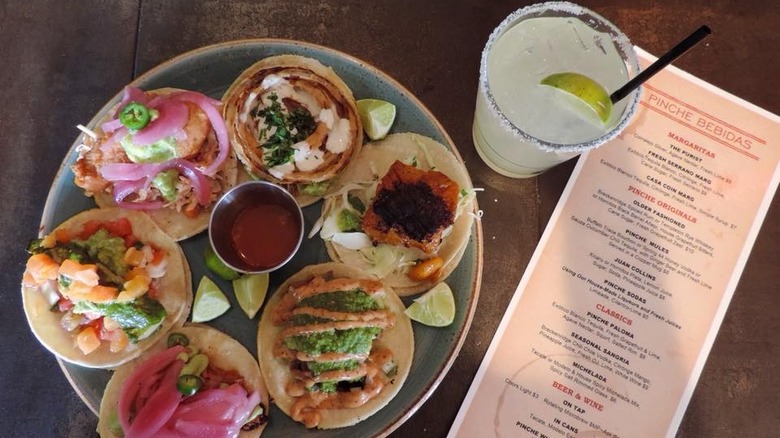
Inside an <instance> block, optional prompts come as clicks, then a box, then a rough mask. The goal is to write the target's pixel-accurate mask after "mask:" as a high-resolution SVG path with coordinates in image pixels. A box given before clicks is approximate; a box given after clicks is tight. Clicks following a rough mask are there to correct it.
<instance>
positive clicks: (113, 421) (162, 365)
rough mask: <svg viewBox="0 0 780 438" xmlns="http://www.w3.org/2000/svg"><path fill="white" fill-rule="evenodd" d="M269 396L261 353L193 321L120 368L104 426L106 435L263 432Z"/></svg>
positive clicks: (103, 411) (247, 435) (244, 435)
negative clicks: (259, 360) (259, 358)
mask: <svg viewBox="0 0 780 438" xmlns="http://www.w3.org/2000/svg"><path fill="white" fill-rule="evenodd" d="M268 403H269V400H268V392H267V391H266V389H265V384H264V383H263V379H262V376H261V374H260V368H259V367H258V364H257V360H255V358H254V357H253V356H252V355H251V354H250V353H249V351H247V349H246V348H244V346H243V345H241V344H240V343H239V342H238V341H236V340H235V339H233V338H231V337H230V336H228V335H226V334H224V333H222V332H221V331H219V330H217V329H214V328H211V327H208V326H205V325H199V324H186V325H184V326H183V327H179V328H176V329H174V330H172V331H171V332H170V334H169V335H168V337H167V339H162V340H160V342H159V343H158V344H156V345H155V346H154V347H153V348H152V349H150V350H149V351H148V352H146V353H144V355H143V356H141V357H140V358H138V359H136V360H134V361H133V362H130V363H127V364H125V365H123V366H121V367H120V368H118V369H117V370H116V372H114V374H113V375H112V377H111V380H109V382H108V384H107V385H106V389H105V392H104V393H103V399H102V401H101V403H100V418H99V421H98V427H97V430H98V433H100V436H101V437H103V438H106V437H125V438H131V437H154V436H170V437H187V436H193V437H194V436H208V437H210V438H220V437H225V438H227V437H240V438H251V437H258V436H260V434H261V432H262V431H263V429H264V428H265V426H266V424H267V423H268Z"/></svg>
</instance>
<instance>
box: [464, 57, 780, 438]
mask: <svg viewBox="0 0 780 438" xmlns="http://www.w3.org/2000/svg"><path fill="white" fill-rule="evenodd" d="M640 56H641V58H642V62H643V64H644V65H647V64H649V63H650V62H651V61H652V60H653V58H652V57H651V56H650V55H648V54H646V53H644V52H641V51H640ZM778 139H780V117H778V116H776V115H772V114H769V113H767V112H766V111H763V110H761V109H759V108H756V107H755V106H752V105H750V104H748V103H746V102H744V101H741V100H739V99H737V98H735V97H733V96H730V95H728V94H726V93H725V92H723V91H721V90H718V89H716V88H714V87H712V86H711V85H708V84H706V83H704V82H702V81H700V80H698V79H696V78H694V77H692V76H690V75H688V74H686V73H684V72H682V71H680V70H678V69H675V68H673V67H667V68H666V69H664V71H662V72H661V73H659V74H658V75H656V76H655V77H653V78H652V79H651V80H650V81H649V83H647V84H646V85H645V86H644V88H643V94H642V100H641V103H640V106H639V110H638V112H637V114H636V116H635V119H634V121H633V122H632V124H631V125H630V126H629V127H628V128H627V129H626V130H625V131H624V132H623V133H622V134H621V135H620V137H619V138H618V139H616V140H615V141H613V142H611V143H609V144H607V145H604V146H602V147H600V148H598V149H595V150H593V151H591V152H590V153H588V154H586V155H584V156H583V157H581V158H580V160H579V163H578V165H577V167H576V168H575V171H574V174H573V176H572V178H571V180H570V181H569V184H568V185H567V187H566V189H565V191H564V193H563V195H562V199H561V200H560V202H559V203H558V206H557V208H556V210H555V212H554V214H553V217H552V219H551V220H550V223H549V225H548V227H547V229H546V230H545V233H544V235H543V236H542V239H541V241H540V243H539V246H538V247H537V249H536V252H535V253H534V256H533V258H532V259H531V262H530V264H529V266H528V268H527V270H526V272H525V275H524V276H523V278H522V280H521V282H520V285H519V286H518V288H517V291H516V292H515V295H514V297H513V299H512V301H511V303H510V305H509V308H508V309H507V311H506V314H505V315H504V318H503V320H502V322H501V324H500V326H499V328H498V332H497V334H496V336H495V338H494V339H493V342H492V344H491V346H490V348H489V349H488V352H487V355H486V357H485V359H484V361H483V363H482V365H481V367H480V369H479V371H478V373H477V375H476V377H475V379H474V382H473V383H472V386H471V389H470V390H469V392H468V394H467V396H466V399H465V401H464V403H463V405H462V407H461V409H460V412H459V413H458V416H457V418H456V420H455V422H454V424H453V426H452V429H451V430H450V435H449V436H451V437H474V436H481V437H510V436H511V437H567V438H568V437H637V436H647V437H659V436H673V435H674V434H675V433H676V431H677V428H678V426H679V423H680V421H681V419H682V416H683V414H684V412H685V408H686V406H687V404H688V401H689V400H690V397H691V395H692V393H693V390H694V387H695V385H696V381H697V380H698V377H699V375H700V373H701V370H702V368H703V366H704V363H705V360H706V358H707V355H708V353H709V351H710V348H711V346H712V343H713V341H714V339H715V335H716V334H717V331H718V328H719V326H720V324H721V321H722V319H723V316H724V314H725V312H726V308H727V307H728V304H729V301H730V300H731V296H732V294H733V293H734V290H735V288H736V285H737V282H738V280H739V276H740V274H741V273H742V269H743V267H744V264H745V262H746V260H747V257H748V254H749V252H750V249H751V247H752V245H753V242H754V240H755V237H756V235H757V233H758V230H759V228H760V226H761V223H762V221H763V218H764V216H765V214H766V211H767V209H768V208H769V204H770V203H771V201H772V198H773V195H774V192H775V191H776V189H777V187H778V182H780V144H778Z"/></svg>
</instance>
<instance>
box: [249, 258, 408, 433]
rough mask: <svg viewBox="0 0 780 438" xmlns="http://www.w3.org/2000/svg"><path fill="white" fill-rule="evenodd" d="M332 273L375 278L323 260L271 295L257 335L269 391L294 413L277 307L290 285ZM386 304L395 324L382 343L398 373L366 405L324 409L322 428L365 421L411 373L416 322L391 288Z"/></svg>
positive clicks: (341, 276) (380, 407)
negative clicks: (278, 352)
mask: <svg viewBox="0 0 780 438" xmlns="http://www.w3.org/2000/svg"><path fill="white" fill-rule="evenodd" d="M326 274H331V275H332V277H333V278H365V279H372V278H373V277H372V276H370V275H368V274H366V273H365V272H362V271H360V270H358V269H355V268H353V267H350V266H347V265H343V264H340V263H323V264H320V265H312V266H308V267H306V268H304V269H302V270H301V271H299V272H298V273H296V274H294V275H293V276H291V277H290V278H288V279H287V281H285V282H284V283H283V284H282V285H281V286H279V289H277V290H276V292H275V293H274V294H273V296H271V298H270V299H269V301H268V303H266V305H265V310H264V311H263V316H262V318H261V319H260V324H259V329H258V334H257V351H258V356H259V358H260V370H261V371H262V373H263V377H264V379H265V381H266V383H267V385H268V391H269V392H270V393H271V397H272V398H273V400H274V402H275V403H276V405H277V406H279V408H280V409H281V410H282V411H283V412H284V413H286V414H287V415H290V410H291V408H292V406H293V404H294V403H295V398H293V397H290V396H289V395H287V392H286V391H285V385H286V384H287V382H288V380H289V379H290V371H289V363H287V362H286V361H283V360H281V359H277V358H276V357H274V355H273V345H274V342H275V340H276V338H277V336H278V335H279V333H280V332H281V331H282V328H283V327H280V326H276V325H274V324H273V322H272V314H273V310H274V309H275V308H276V306H277V304H279V301H280V300H281V297H282V295H284V294H285V293H286V292H287V289H288V288H289V287H290V285H293V284H296V283H302V282H306V281H308V280H310V279H312V278H313V277H315V276H317V275H326ZM383 300H384V305H385V307H386V308H387V309H390V310H392V311H393V313H394V314H395V318H396V321H395V325H394V326H393V327H392V328H390V329H387V330H385V331H384V332H383V333H382V335H381V336H380V338H379V340H377V341H374V342H375V343H376V342H381V344H382V345H383V346H385V347H387V348H389V349H390V350H391V351H392V352H393V357H394V359H395V361H396V364H397V366H398V369H397V374H396V376H395V377H394V378H393V379H392V381H391V382H390V383H389V384H388V385H387V386H385V387H384V388H383V389H382V392H380V393H379V395H377V396H376V397H374V398H372V399H371V400H369V401H368V402H367V403H366V404H364V405H362V406H360V407H358V408H352V409H348V408H345V409H332V410H321V411H320V412H321V415H322V420H321V421H320V424H319V426H317V427H318V428H320V429H334V428H339V427H345V426H350V425H353V424H355V423H358V422H360V421H363V420H365V419H366V418H368V417H370V416H371V415H373V414H375V413H376V412H377V411H379V410H380V409H382V408H383V407H384V406H385V405H387V404H388V403H389V402H390V400H392V399H393V397H395V395H396V394H397V393H398V391H400V390H401V386H403V384H404V382H405V381H406V378H407V377H408V376H409V370H410V369H411V366H412V358H413V356H414V333H413V332H412V323H411V321H410V320H409V318H408V317H407V316H406V314H404V309H405V307H404V304H403V302H401V299H400V298H398V296H397V295H396V294H395V293H393V292H392V290H390V289H389V288H385V294H384V297H383Z"/></svg>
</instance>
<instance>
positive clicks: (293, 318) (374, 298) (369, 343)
mask: <svg viewBox="0 0 780 438" xmlns="http://www.w3.org/2000/svg"><path fill="white" fill-rule="evenodd" d="M257 342H258V352H259V358H260V369H261V371H262V373H263V377H264V379H265V381H266V382H267V384H268V391H269V392H270V393H271V397H272V398H273V400H274V402H275V403H276V404H277V406H279V408H280V409H281V410H282V411H283V412H284V413H286V414H287V415H288V416H290V417H291V418H292V419H293V420H295V421H299V422H301V423H303V424H304V425H305V426H306V427H309V428H312V427H317V428H320V429H333V428H339V427H344V426H349V425H352V424H355V423H357V422H360V421H362V420H365V419H366V418H368V417H369V416H371V415H373V414H374V413H376V412H377V411H379V410H380V409H382V408H383V407H384V406H385V405H387V404H388V403H389V402H390V400H391V399H392V398H393V397H395V395H396V394H397V393H398V391H399V390H400V389H401V386H402V385H403V384H404V382H405V381H406V378H407V377H408V375H409V370H410V368H411V363H412V357H413V355H414V334H413V333H412V326H411V322H410V321H409V318H408V317H407V316H406V315H405V314H404V305H403V303H402V302H401V300H400V299H399V298H398V296H396V295H395V294H394V293H393V292H392V291H391V290H390V289H389V288H386V287H384V285H382V283H381V282H379V281H377V280H376V279H374V278H373V277H372V276H370V275H368V274H366V273H364V272H361V271H360V270H357V269H355V268H352V267H349V266H346V265H343V264H338V263H325V264H321V265H313V266H309V267H307V268H304V269H303V270H301V271H300V272H298V273H297V274H294V275H293V276H292V277H290V278H289V279H288V280H287V281H285V282H284V284H282V285H281V286H280V287H279V289H277V291H276V292H275V293H274V295H273V296H272V297H271V299H270V300H269V302H268V303H267V304H266V306H265V310H264V311H263V316H262V318H261V320H260V325H259V329H258V335H257Z"/></svg>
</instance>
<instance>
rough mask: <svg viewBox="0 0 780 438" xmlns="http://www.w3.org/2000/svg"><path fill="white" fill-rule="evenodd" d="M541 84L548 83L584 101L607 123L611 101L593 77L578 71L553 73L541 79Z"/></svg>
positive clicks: (610, 110)
mask: <svg viewBox="0 0 780 438" xmlns="http://www.w3.org/2000/svg"><path fill="white" fill-rule="evenodd" d="M541 84H542V85H549V86H551V87H554V88H557V89H559V90H562V91H565V92H566V93H569V94H570V95H572V96H574V97H576V98H577V99H579V100H581V101H582V102H584V103H585V104H586V105H587V106H588V107H589V108H590V109H592V110H593V111H595V112H596V115H598V117H599V119H601V122H602V123H607V121H608V120H609V116H610V114H611V113H612V101H611V100H610V99H609V93H607V90H605V89H604V87H602V86H601V84H599V83H598V82H596V81H594V80H593V79H591V78H589V77H587V76H585V75H581V74H579V73H572V72H567V73H555V74H552V75H550V76H547V77H546V78H544V79H542V82H541Z"/></svg>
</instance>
